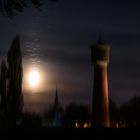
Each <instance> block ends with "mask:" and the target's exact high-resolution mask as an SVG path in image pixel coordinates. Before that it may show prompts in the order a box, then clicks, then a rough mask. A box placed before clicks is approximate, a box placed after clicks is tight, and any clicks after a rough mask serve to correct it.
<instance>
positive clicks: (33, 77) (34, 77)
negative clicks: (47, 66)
mask: <svg viewBox="0 0 140 140" xmlns="http://www.w3.org/2000/svg"><path fill="white" fill-rule="evenodd" d="M28 82H29V84H30V86H31V87H35V86H38V85H39V82H40V73H39V71H38V70H35V69H33V70H31V71H30V72H29V75H28Z"/></svg>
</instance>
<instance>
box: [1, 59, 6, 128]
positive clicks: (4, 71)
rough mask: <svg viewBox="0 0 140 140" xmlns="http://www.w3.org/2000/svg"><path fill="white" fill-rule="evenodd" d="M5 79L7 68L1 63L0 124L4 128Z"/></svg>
mask: <svg viewBox="0 0 140 140" xmlns="http://www.w3.org/2000/svg"><path fill="white" fill-rule="evenodd" d="M6 78H7V67H6V64H5V61H4V60H3V61H2V63H1V70H0V97H1V103H0V111H1V122H2V126H6V121H7V94H6Z"/></svg>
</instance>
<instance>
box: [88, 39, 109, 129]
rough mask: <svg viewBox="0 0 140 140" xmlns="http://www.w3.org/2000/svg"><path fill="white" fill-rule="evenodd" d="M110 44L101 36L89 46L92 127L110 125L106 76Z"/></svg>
mask: <svg viewBox="0 0 140 140" xmlns="http://www.w3.org/2000/svg"><path fill="white" fill-rule="evenodd" d="M109 54H110V46H109V45H107V44H105V43H103V41H102V40H101V38H100V39H99V41H98V42H97V43H96V44H95V45H92V46H91V56H92V64H93V66H94V71H93V76H94V77H93V96H92V127H110V118H109V97H108V76H107V66H108V64H109Z"/></svg>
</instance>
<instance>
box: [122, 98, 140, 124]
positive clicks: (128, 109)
mask: <svg viewBox="0 0 140 140" xmlns="http://www.w3.org/2000/svg"><path fill="white" fill-rule="evenodd" d="M121 119H122V121H124V122H125V124H126V125H127V126H128V127H137V126H138V127H139V126H140V97H134V98H132V99H131V100H130V101H129V102H127V103H124V104H123V105H122V106H121Z"/></svg>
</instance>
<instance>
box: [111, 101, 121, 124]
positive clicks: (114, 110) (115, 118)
mask: <svg viewBox="0 0 140 140" xmlns="http://www.w3.org/2000/svg"><path fill="white" fill-rule="evenodd" d="M119 113H120V112H119V108H118V107H117V105H116V103H115V102H114V101H113V100H112V99H109V114H110V122H111V127H116V123H118V122H119V119H120V115H119Z"/></svg>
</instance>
